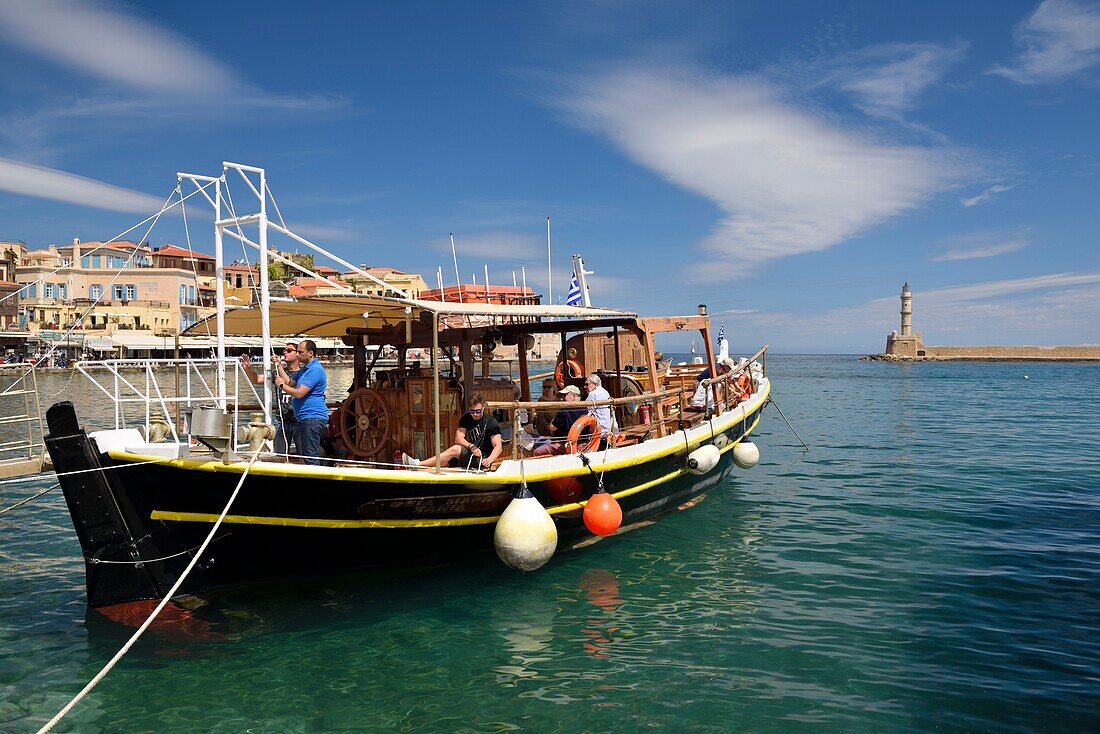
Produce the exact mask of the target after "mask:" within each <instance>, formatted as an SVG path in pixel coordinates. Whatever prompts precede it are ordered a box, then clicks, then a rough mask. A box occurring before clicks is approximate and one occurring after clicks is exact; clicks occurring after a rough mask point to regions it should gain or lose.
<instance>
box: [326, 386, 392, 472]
mask: <svg viewBox="0 0 1100 734" xmlns="http://www.w3.org/2000/svg"><path fill="white" fill-rule="evenodd" d="M339 413H340V416H339V418H338V420H337V424H336V425H337V428H338V429H339V431H340V438H341V439H342V440H343V442H344V446H345V447H346V448H347V450H348V454H349V455H351V456H354V457H355V458H357V459H369V458H372V457H374V456H377V455H378V454H380V453H382V452H383V451H384V450H385V449H386V444H387V439H389V437H390V432H391V430H390V429H391V424H392V423H393V420H392V417H391V416H390V408H389V407H388V406H387V405H386V402H385V401H384V400H383V399H382V395H381V394H380V393H379V392H378V391H377V390H374V389H372V388H369V387H360V388H357V389H356V390H354V391H353V392H352V393H351V395H348V398H347V400H345V401H344V403H343V405H341V406H340V410H339Z"/></svg>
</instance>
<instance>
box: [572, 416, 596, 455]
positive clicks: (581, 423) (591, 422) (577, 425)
mask: <svg viewBox="0 0 1100 734" xmlns="http://www.w3.org/2000/svg"><path fill="white" fill-rule="evenodd" d="M586 428H587V429H591V431H592V433H591V434H590V435H589V437H588V443H586V444H585V445H584V446H579V445H578V444H579V443H580V440H581V434H582V433H584V431H585V429H586ZM602 435H603V429H602V428H600V422H599V421H598V420H596V416H594V415H592V414H588V415H582V416H581V417H580V418H578V419H577V420H576V422H574V423H573V427H572V428H570V429H569V438H568V439H567V440H566V442H565V451H566V453H569V454H575V453H578V451H579V452H580V453H582V454H585V453H588V452H589V451H595V450H596V448H597V447H598V446H599V445H600V436H602Z"/></svg>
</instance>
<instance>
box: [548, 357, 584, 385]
mask: <svg viewBox="0 0 1100 734" xmlns="http://www.w3.org/2000/svg"><path fill="white" fill-rule="evenodd" d="M566 366H568V367H569V374H568V375H566V374H565V367H566ZM583 374H584V365H582V364H581V363H580V362H578V361H577V360H575V359H569V360H566V361H565V363H564V364H563V363H561V362H558V366H557V369H555V370H554V382H556V383H558V387H559V388H561V387H565V378H566V377H567V376H568V377H569V378H571V379H575V378H577V377H580V376H581V375H583Z"/></svg>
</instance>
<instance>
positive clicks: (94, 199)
mask: <svg viewBox="0 0 1100 734" xmlns="http://www.w3.org/2000/svg"><path fill="white" fill-rule="evenodd" d="M0 189H3V190H5V191H11V192H13V193H16V194H22V195H24V196H35V197H40V198H43V199H53V200H55V201H65V202H69V203H70V204H80V205H82V206H89V207H93V208H96V209H108V210H111V211H118V212H132V213H136V214H152V213H154V212H157V211H159V210H160V208H161V205H162V204H163V203H164V201H163V199H158V198H157V197H155V196H151V195H149V194H143V193H141V192H140V191H134V190H132V189H125V188H122V187H119V186H113V185H111V184H108V183H104V182H102V181H96V180H94V179H91V178H85V177H83V176H77V175H76V174H73V173H66V172H65V171H58V170H55V169H52V168H43V167H42V166H36V165H33V164H30V163H21V162H20V161H13V160H11V159H8V158H0Z"/></svg>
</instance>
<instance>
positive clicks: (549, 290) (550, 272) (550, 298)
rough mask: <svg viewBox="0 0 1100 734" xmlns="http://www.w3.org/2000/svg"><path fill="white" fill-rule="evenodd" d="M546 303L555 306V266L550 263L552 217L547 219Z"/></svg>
mask: <svg viewBox="0 0 1100 734" xmlns="http://www.w3.org/2000/svg"><path fill="white" fill-rule="evenodd" d="M546 278H547V281H546V283H547V284H546V302H547V303H548V304H550V305H554V264H553V263H552V262H551V261H550V217H547V218H546Z"/></svg>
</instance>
